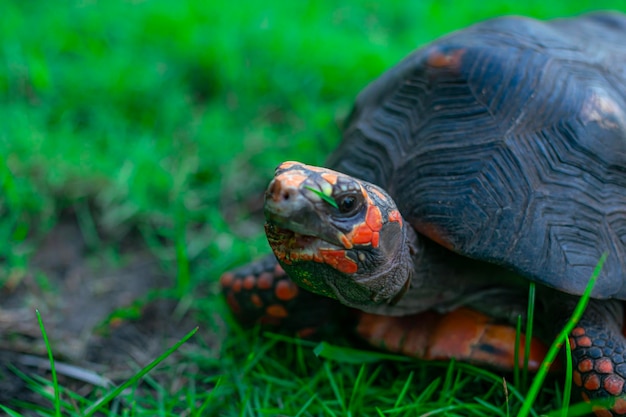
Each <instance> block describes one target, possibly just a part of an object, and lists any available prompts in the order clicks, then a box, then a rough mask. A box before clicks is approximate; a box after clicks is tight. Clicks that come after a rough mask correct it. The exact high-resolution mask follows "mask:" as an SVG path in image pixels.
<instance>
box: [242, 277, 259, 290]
mask: <svg viewBox="0 0 626 417" xmlns="http://www.w3.org/2000/svg"><path fill="white" fill-rule="evenodd" d="M254 284H256V278H255V277H254V276H253V275H248V276H247V277H245V278H244V279H243V288H244V289H246V290H251V289H253V288H254Z"/></svg>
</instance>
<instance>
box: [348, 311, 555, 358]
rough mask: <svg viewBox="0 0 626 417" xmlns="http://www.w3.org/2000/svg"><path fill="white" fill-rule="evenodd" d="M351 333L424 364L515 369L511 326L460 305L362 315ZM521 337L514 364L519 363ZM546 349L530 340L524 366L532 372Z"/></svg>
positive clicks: (537, 342)
mask: <svg viewBox="0 0 626 417" xmlns="http://www.w3.org/2000/svg"><path fill="white" fill-rule="evenodd" d="M357 333H358V334H359V335H360V336H361V337H363V338H364V339H365V340H366V341H367V342H369V343H370V344H372V345H373V346H376V347H379V348H381V349H385V350H388V351H390V352H395V353H400V354H403V355H406V356H412V357H417V358H420V359H426V360H449V359H457V360H460V361H464V362H470V363H474V364H476V365H487V366H490V367H495V368H499V369H507V370H509V369H513V368H514V367H515V360H514V358H515V333H516V330H515V328H514V327H512V326H509V325H504V324H497V323H495V322H494V321H493V320H492V319H491V318H489V317H488V316H486V315H485V314H483V313H480V312H478V311H475V310H472V309H469V308H467V307H462V308H459V309H456V310H454V311H451V312H449V313H446V314H439V313H436V312H434V311H426V312H424V313H419V314H413V315H410V316H404V317H387V316H378V315H375V314H368V313H362V314H361V315H360V318H359V324H358V326H357ZM524 343H525V337H524V335H521V340H520V346H519V353H520V358H519V364H518V365H519V366H520V367H521V366H523V364H524V358H523V354H524ZM546 350H547V349H546V346H545V345H544V344H543V343H542V342H541V341H539V339H536V338H533V340H532V341H531V351H530V357H529V360H528V368H529V369H531V370H536V369H537V368H538V367H539V365H540V364H541V361H542V360H543V358H544V356H545V353H546Z"/></svg>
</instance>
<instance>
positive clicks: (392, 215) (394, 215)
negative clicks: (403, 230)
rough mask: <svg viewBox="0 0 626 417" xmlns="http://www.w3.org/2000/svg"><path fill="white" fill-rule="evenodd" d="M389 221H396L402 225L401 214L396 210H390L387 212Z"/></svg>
mask: <svg viewBox="0 0 626 417" xmlns="http://www.w3.org/2000/svg"><path fill="white" fill-rule="evenodd" d="M389 222H398V223H400V226H402V215H401V214H400V212H399V211H398V210H392V211H390V212H389Z"/></svg>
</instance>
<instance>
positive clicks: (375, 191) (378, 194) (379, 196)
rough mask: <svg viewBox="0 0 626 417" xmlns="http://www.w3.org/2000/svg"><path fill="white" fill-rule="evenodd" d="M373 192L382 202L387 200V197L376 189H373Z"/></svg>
mask: <svg viewBox="0 0 626 417" xmlns="http://www.w3.org/2000/svg"><path fill="white" fill-rule="evenodd" d="M371 191H372V192H373V193H374V194H376V195H377V196H378V198H380V199H381V200H386V199H387V197H386V196H385V194H383V193H381V192H380V191H379V190H377V189H376V188H372V189H371Z"/></svg>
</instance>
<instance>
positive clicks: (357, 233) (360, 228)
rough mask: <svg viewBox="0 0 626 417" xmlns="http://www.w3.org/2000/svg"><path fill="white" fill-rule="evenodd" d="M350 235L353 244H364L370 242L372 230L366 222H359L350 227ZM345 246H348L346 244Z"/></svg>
mask: <svg viewBox="0 0 626 417" xmlns="http://www.w3.org/2000/svg"><path fill="white" fill-rule="evenodd" d="M350 235H351V236H352V243H354V244H355V245H366V244H368V243H371V242H372V235H373V232H372V229H370V228H369V227H368V226H367V225H366V224H359V225H357V226H356V227H355V228H354V229H352V232H351V233H350ZM346 248H348V247H347V246H346ZM348 249H350V248H348Z"/></svg>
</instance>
